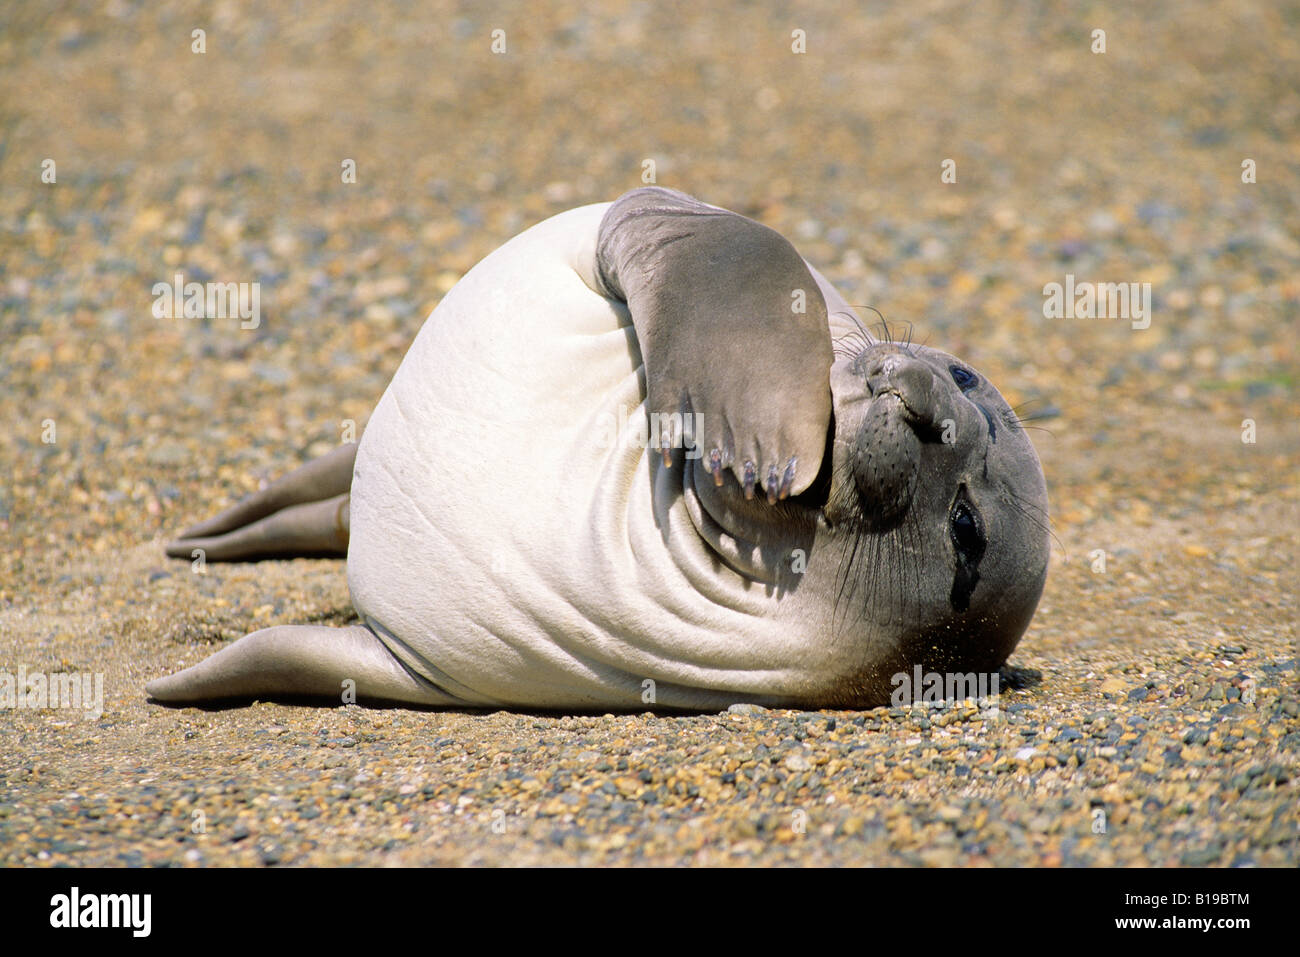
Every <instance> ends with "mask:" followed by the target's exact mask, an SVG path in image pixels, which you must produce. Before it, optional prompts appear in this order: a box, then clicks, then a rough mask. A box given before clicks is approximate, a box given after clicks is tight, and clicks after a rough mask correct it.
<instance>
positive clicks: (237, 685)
mask: <svg viewBox="0 0 1300 957" xmlns="http://www.w3.org/2000/svg"><path fill="white" fill-rule="evenodd" d="M145 691H146V692H147V693H148V694H149V696H150V697H152V698H153V699H154V700H156V701H161V702H167V703H169V704H170V703H192V702H197V701H220V700H224V699H244V700H247V699H250V698H275V697H306V698H332V699H334V700H335V701H339V702H341V703H351V702H352V701H356V702H358V703H365V704H370V703H382V702H392V703H402V704H420V705H432V706H438V705H451V704H456V703H457V702H456V700H455V699H454V698H452V697H451V696H449V695H447V694H446V693H444V692H442V691H440V690H439V689H437V688H435V687H434V686H433V685H431V684H429V682H427V681H425V680H424V679H423V678H420V677H419V676H418V675H414V674H412V673H411V672H409V671H407V670H406V669H405V668H404V667H402V665H401V664H400V663H399V662H398V660H397V659H396V658H394V657H393V655H392V654H391V653H390V652H389V651H388V649H387V648H386V647H385V646H384V644H383V642H381V641H380V640H379V639H378V638H376V637H375V636H374V634H373V633H372V632H371V631H370V630H369V629H367V628H365V627H364V626H362V625H352V626H350V627H347V628H331V627H327V626H325V625H279V626H277V627H275V628H265V629H263V630H262V631H255V632H253V633H252V634H251V635H245V636H244V637H243V638H240V639H239V640H238V641H236V642H235V643H234V644H233V645H230V646H229V647H227V648H223V649H222V650H221V651H218V652H217V653H216V654H215V655H212V656H211V657H210V658H207V659H205V660H204V661H201V662H199V663H198V664H197V665H194V666H193V667H191V668H186V669H185V670H184V671H180V672H177V673H176V674H174V675H168V676H167V677H165V678H157V679H155V680H153V681H151V682H149V683H148V684H147V685H145ZM349 691H352V692H354V697H351V698H349V697H348V696H347V693H348V692H349Z"/></svg>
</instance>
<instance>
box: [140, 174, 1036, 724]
mask: <svg viewBox="0 0 1300 957" xmlns="http://www.w3.org/2000/svg"><path fill="white" fill-rule="evenodd" d="M642 437H644V438H645V439H648V441H646V440H643V439H642ZM354 450H355V460H354V458H353V451H354ZM345 542H346V543H347V544H346V553H347V573H348V584H349V587H350V590H351V593H352V600H353V603H354V605H355V607H356V610H357V612H358V614H359V616H360V619H361V624H359V625H354V626H352V627H347V628H330V627H323V626H280V627H275V628H269V629H266V630H263V631H259V632H256V633H254V634H251V635H248V636H246V637H244V638H242V639H241V640H239V641H237V642H235V643H234V644H233V645H231V646H229V647H227V648H225V649H223V650H222V651H220V652H218V653H217V654H215V655H213V656H212V657H211V658H209V659H207V660H206V661H204V662H201V663H200V664H198V665H196V666H195V667H192V668H188V669H186V670H184V671H182V672H180V673H178V674H175V675H172V676H170V677H166V678H160V679H158V680H156V681H153V682H151V683H150V684H149V685H148V687H147V690H148V692H149V694H150V695H152V696H153V697H154V698H155V699H157V700H159V701H167V702H190V701H198V700H204V699H220V698H249V697H254V696H256V697H267V696H276V695H305V696H312V697H330V698H334V699H335V700H338V697H339V695H340V693H341V690H342V689H344V688H346V687H348V684H347V683H348V682H349V681H350V682H354V683H355V684H353V685H352V687H354V688H355V691H356V694H357V696H358V700H363V701H373V702H379V701H383V702H400V703H409V704H417V705H432V706H453V707H456V706H506V707H525V708H540V709H562V710H596V709H602V710H603V709H635V710H640V709H643V708H644V707H645V706H646V704H647V703H650V702H653V703H654V704H655V705H657V706H659V707H664V708H680V709H716V708H720V707H725V706H727V705H729V704H732V703H735V702H753V703H758V704H764V705H769V706H792V707H794V706H797V707H814V708H815V707H823V706H834V707H869V706H876V705H880V704H883V703H886V702H887V701H888V700H889V697H890V693H891V691H892V690H893V687H894V683H893V682H892V681H891V677H892V676H894V675H896V674H898V673H908V674H910V673H912V671H913V668H914V666H917V665H920V666H922V668H923V669H925V670H926V671H938V672H949V673H951V672H963V673H969V672H981V671H991V670H994V669H996V668H998V667H999V666H1000V665H1001V664H1002V663H1003V662H1004V661H1005V660H1006V658H1007V656H1008V655H1009V654H1010V653H1011V651H1012V649H1013V648H1015V646H1016V643H1017V641H1018V640H1019V639H1020V636H1021V635H1022V634H1023V633H1024V631H1025V629H1026V627H1027V626H1028V624H1029V620H1030V617H1031V616H1032V615H1033V612H1034V609H1035V607H1036V605H1037V603H1038V599H1039V596H1040V594H1041V591H1042V588H1043V583H1044V580H1045V577H1046V572H1047V558H1048V550H1049V548H1048V529H1047V492H1046V485H1045V483H1044V479H1043V473H1042V469H1041V467H1040V465H1039V462H1038V458H1037V456H1036V455H1035V453H1034V450H1033V447H1032V446H1031V444H1030V442H1029V440H1028V438H1027V436H1026V434H1025V432H1024V430H1023V429H1022V428H1020V426H1019V422H1018V420H1017V418H1016V417H1015V415H1014V414H1013V413H1012V412H1011V410H1010V409H1009V408H1008V406H1007V403H1006V402H1005V401H1004V400H1003V398H1002V396H1001V395H1000V394H999V393H998V391H997V390H996V389H995V388H994V387H993V385H992V384H991V383H989V382H988V380H987V379H985V378H984V377H983V376H981V375H980V374H979V373H977V372H976V371H975V370H973V369H972V368H971V367H970V366H969V365H967V364H966V363H965V362H963V361H961V360H960V359H957V358H956V357H954V356H951V355H948V354H947V353H944V352H940V351H938V350H937V349H931V348H927V347H924V346H915V345H908V344H899V343H896V342H888V341H878V340H876V339H874V338H872V337H870V336H868V335H867V334H866V333H865V332H864V330H863V327H862V325H861V323H860V322H859V321H858V319H857V317H856V316H855V315H854V314H853V311H852V310H851V309H850V308H849V307H848V305H847V304H846V303H845V302H844V300H843V299H842V298H841V297H840V296H839V295H838V294H837V293H836V292H835V291H834V289H832V287H831V286H830V285H829V284H828V283H827V282H826V281H825V279H824V278H823V277H822V276H821V275H820V274H819V273H817V272H816V270H814V269H813V268H812V267H811V266H809V265H808V264H807V263H805V262H804V260H803V259H802V258H800V256H799V255H798V253H797V252H796V251H795V250H794V248H793V247H792V246H791V245H790V243H789V242H787V241H786V240H785V239H784V238H782V237H781V236H780V235H779V234H777V233H776V232H774V231H772V230H771V229H768V228H767V227H765V226H762V225H760V224H758V223H756V222H754V221H752V220H749V219H746V218H744V217H742V216H739V215H737V214H735V213H731V212H728V211H726V210H722V209H719V208H717V207H713V206H708V205H706V204H704V203H701V202H699V201H697V200H694V199H692V198H690V197H688V196H685V195H684V194H681V193H677V192H674V191H670V190H665V189H659V188H649V189H640V190H636V191H634V192H631V193H628V194H626V195H624V196H623V197H621V198H620V199H619V200H617V201H616V202H614V203H605V204H599V205H593V206H585V207H582V208H580V209H574V210H570V211H569V212H565V213H561V214H560V215H557V216H555V217H553V218H551V219H548V220H546V221H545V222H542V223H540V224H538V225H536V226H534V227H532V228H531V229H529V230H527V231H526V232H524V233H522V234H521V235H519V236H517V237H515V238H514V239H512V240H510V241H509V242H508V243H506V244H505V245H504V246H502V247H501V248H500V249H498V250H497V251H496V252H494V253H492V254H491V255H489V256H488V257H487V258H486V259H484V260H483V261H482V262H481V263H479V264H478V265H477V266H475V267H474V268H473V269H472V270H470V272H469V273H468V274H466V276H465V277H464V278H463V279H462V280H461V281H460V282H459V283H458V284H457V285H456V286H455V288H453V289H452V290H451V292H450V293H448V295H447V296H446V298H445V299H444V300H443V301H442V302H441V303H440V304H439V306H438V307H437V308H436V309H435V310H434V312H433V314H432V315H431V316H430V317H429V319H428V320H427V321H426V322H425V324H424V326H423V327H422V328H421V330H420V332H419V335H418V336H417V337H416V339H415V342H414V343H413V345H412V346H411V348H410V351H409V352H408V353H407V355H406V357H405V359H404V360H403V361H402V364H401V366H400V368H398V370H397V373H396V375H395V376H394V377H393V380H392V383H391V384H390V385H389V387H388V389H387V391H386V392H385V393H384V395H383V397H382V398H381V399H380V401H379V404H378V406H377V407H376V409H375V411H374V414H373V416H372V417H371V419H370V421H369V423H368V425H367V427H366V430H365V433H364V435H363V436H362V438H361V440H360V443H359V446H357V447H351V446H349V447H344V448H343V449H340V450H339V451H338V452H336V453H333V454H332V455H331V456H329V457H327V458H326V459H322V460H319V461H318V462H315V463H312V464H310V465H308V466H305V467H304V469H302V470H300V471H299V472H297V473H292V474H291V475H289V476H287V477H286V478H285V479H282V480H281V481H280V482H277V483H276V484H274V485H272V486H271V487H270V488H268V489H267V490H265V491H264V492H262V493H259V494H258V495H256V496H253V497H252V498H250V499H249V500H247V501H245V502H243V503H241V504H240V505H237V506H236V507H235V508H234V509H231V510H230V511H229V512H227V513H224V514H223V515H220V516H218V517H217V518H215V519H213V520H211V521H209V522H206V523H204V524H203V525H201V526H198V527H196V528H195V529H192V530H190V532H188V533H186V534H185V536H184V537H183V538H182V539H181V540H180V541H178V542H175V543H173V544H172V545H171V546H170V547H169V553H170V554H174V555H180V556H184V557H189V556H190V554H191V550H192V549H193V548H196V547H199V548H204V549H205V550H206V551H207V554H208V556H209V557H210V558H225V559H242V558H253V557H258V556H262V555H268V554H286V553H289V554H291V553H295V552H312V553H322V552H324V553H328V552H331V551H333V552H335V553H341V552H342V550H343V548H344V543H345Z"/></svg>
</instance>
